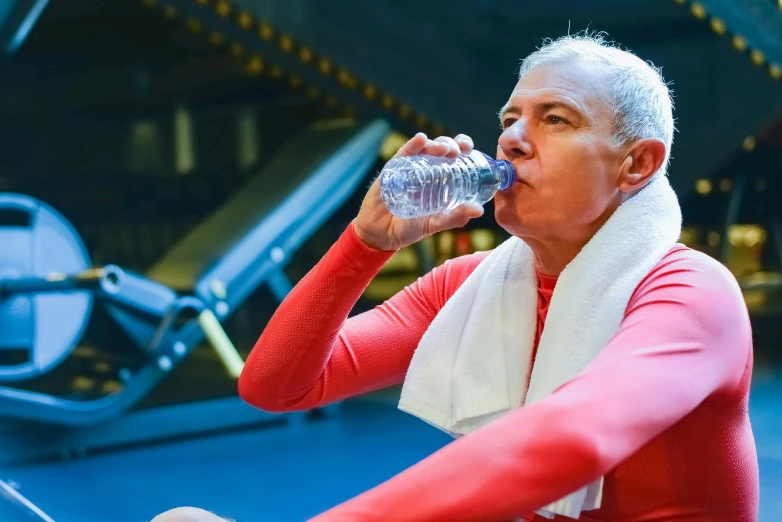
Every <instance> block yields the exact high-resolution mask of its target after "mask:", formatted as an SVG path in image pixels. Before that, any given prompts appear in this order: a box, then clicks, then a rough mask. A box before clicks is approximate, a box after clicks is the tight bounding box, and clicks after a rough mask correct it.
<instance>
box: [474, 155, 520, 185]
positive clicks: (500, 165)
mask: <svg viewBox="0 0 782 522" xmlns="http://www.w3.org/2000/svg"><path fill="white" fill-rule="evenodd" d="M475 152H477V151H475ZM478 154H479V155H480V156H483V158H485V159H486V161H487V162H488V163H489V168H490V169H491V170H492V172H494V173H495V174H497V176H498V178H499V180H500V186H499V188H498V190H505V189H508V188H510V186H511V185H513V183H514V182H515V181H516V169H515V168H514V167H513V163H511V162H510V161H508V160H496V159H494V158H492V157H490V156H489V155H488V154H484V153H483V152H478Z"/></svg>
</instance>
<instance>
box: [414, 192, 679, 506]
mask: <svg viewBox="0 0 782 522" xmlns="http://www.w3.org/2000/svg"><path fill="white" fill-rule="evenodd" d="M680 234H681V210H680V209H679V203H678V200H677V198H676V194H675V193H674V192H673V190H672V189H671V186H670V184H669V183H668V179H667V178H665V177H660V178H658V179H656V180H654V181H652V182H651V183H650V184H649V185H647V187H646V188H644V189H643V190H641V191H640V193H638V194H637V195H636V196H635V197H632V198H630V199H629V200H627V201H626V202H625V203H623V204H622V205H621V206H620V207H619V208H618V209H617V210H616V211H615V212H614V214H613V215H612V216H611V217H610V218H609V219H608V221H607V222H606V223H605V224H604V225H603V226H602V227H601V228H600V230H598V232H597V233H596V234H595V235H594V236H593V237H592V239H591V240H590V241H589V242H588V243H587V244H586V245H585V246H584V248H583V249H582V250H581V252H580V253H579V254H578V255H577V256H576V258H575V259H573V261H571V262H570V264H568V265H567V267H566V268H565V270H564V271H563V272H562V273H561V274H560V276H559V279H558V280H557V285H556V287H555V289H554V293H553V295H552V297H551V302H550V303H549V308H548V313H547V317H546V327H545V329H544V330H543V335H542V336H541V339H540V342H539V345H538V351H537V354H536V356H535V363H534V365H533V368H532V375H531V378H530V381H529V389H527V387H526V381H527V377H528V376H529V372H530V365H531V358H532V350H533V343H534V339H535V331H536V326H537V312H538V295H537V276H536V274H535V269H534V266H533V253H532V251H531V250H530V248H529V246H527V244H526V243H524V242H523V241H522V240H521V239H518V238H516V237H512V238H510V239H509V240H507V241H506V242H504V243H503V244H502V245H500V246H499V247H497V248H496V249H495V250H494V251H493V252H492V253H491V254H489V256H488V257H487V258H486V259H485V260H483V261H482V262H481V264H480V265H478V267H477V268H476V269H475V271H474V272H473V273H472V274H470V276H469V277H468V278H467V280H466V281H464V283H463V284H462V285H461V287H460V288H459V289H458V290H457V291H456V293H454V295H453V296H452V297H451V298H450V299H449V300H448V302H447V303H446V304H445V306H443V308H442V309H441V310H440V312H439V313H438V314H437V316H436V317H435V318H434V321H432V324H431V325H430V326H429V328H428V330H427V331H426V333H425V334H424V336H423V337H422V338H421V342H420V343H419V345H418V348H417V349H416V352H415V354H414V356H413V359H412V362H411V363H410V367H409V369H408V371H407V376H406V378H405V382H404V385H403V387H402V396H401V399H400V402H399V408H400V409H401V410H403V411H405V412H407V413H410V414H412V415H415V416H417V417H420V418H421V419H422V420H424V421H426V422H428V423H430V424H432V425H434V426H436V427H438V428H440V429H442V430H444V431H446V432H447V433H449V434H451V435H452V436H454V437H459V436H461V435H466V434H468V433H470V432H472V431H474V430H476V429H478V428H480V427H482V426H485V425H486V424H488V423H490V422H491V421H493V420H494V419H497V418H499V417H501V416H503V415H505V414H506V413H508V412H509V411H511V410H514V409H516V408H518V407H520V406H522V405H525V404H531V403H534V402H537V401H540V400H542V399H544V398H545V397H547V396H548V395H550V394H551V393H552V392H553V391H554V390H555V389H556V388H558V387H559V386H561V385H562V384H564V383H565V382H567V381H569V380H570V379H572V378H574V377H575V376H577V375H578V374H579V373H580V372H581V371H582V370H584V368H586V366H587V365H588V364H589V363H590V362H591V361H592V360H593V359H594V358H595V356H597V354H598V353H600V351H601V350H602V349H603V348H604V347H605V345H606V344H607V343H608V341H609V340H610V339H611V338H612V337H613V336H614V334H616V332H617V331H618V329H619V325H620V323H621V322H622V319H623V317H624V313H625V309H626V307H627V304H628V301H629V300H630V297H631V296H632V294H633V292H634V291H635V289H636V287H637V286H638V284H639V283H640V282H641V280H642V279H643V278H644V277H645V276H646V275H647V274H648V273H649V271H650V270H651V269H652V268H653V267H654V266H655V265H656V264H657V263H658V262H659V261H660V260H661V259H662V258H663V256H664V255H665V254H666V253H667V252H668V251H669V250H670V249H671V248H672V247H673V245H674V244H675V243H676V241H677V240H678V238H679V236H680ZM602 485H603V480H602V478H601V479H599V480H597V481H595V482H594V483H592V484H589V485H588V486H585V487H583V488H582V489H580V490H578V491H575V492H573V493H572V494H570V495H568V496H567V497H565V498H563V499H561V500H559V501H557V502H554V503H552V504H550V505H548V506H545V508H543V509H542V510H540V511H538V513H540V514H541V515H544V516H547V517H548V518H553V516H554V515H555V514H559V515H564V516H567V517H571V518H578V517H579V516H580V513H581V511H582V510H583V511H588V510H592V509H598V508H599V507H600V502H601V499H602Z"/></svg>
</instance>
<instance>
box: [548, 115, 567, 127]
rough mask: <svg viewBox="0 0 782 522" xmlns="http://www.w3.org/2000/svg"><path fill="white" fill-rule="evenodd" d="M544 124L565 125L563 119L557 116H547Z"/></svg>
mask: <svg viewBox="0 0 782 522" xmlns="http://www.w3.org/2000/svg"><path fill="white" fill-rule="evenodd" d="M546 123H550V124H552V125H559V124H560V123H567V121H565V119H564V118H560V117H559V116H554V115H551V116H547V117H546Z"/></svg>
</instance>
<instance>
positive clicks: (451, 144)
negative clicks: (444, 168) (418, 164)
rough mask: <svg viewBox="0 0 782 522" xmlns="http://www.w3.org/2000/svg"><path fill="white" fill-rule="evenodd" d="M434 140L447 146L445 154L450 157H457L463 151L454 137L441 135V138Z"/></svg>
mask: <svg viewBox="0 0 782 522" xmlns="http://www.w3.org/2000/svg"><path fill="white" fill-rule="evenodd" d="M434 141H436V142H438V143H441V144H443V145H445V146H446V147H447V149H446V152H445V155H446V156H447V157H449V158H455V157H456V156H458V155H459V153H460V152H461V151H460V150H459V145H458V144H457V143H456V141H454V139H453V138H449V137H448V136H440V137H439V138H435V140H434Z"/></svg>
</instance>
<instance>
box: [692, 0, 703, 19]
mask: <svg viewBox="0 0 782 522" xmlns="http://www.w3.org/2000/svg"><path fill="white" fill-rule="evenodd" d="M690 12H691V13H692V16H694V17H695V18H697V19H698V20H703V19H704V18H706V8H705V7H703V5H701V4H699V3H698V2H693V3H692V5H691V6H690Z"/></svg>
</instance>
